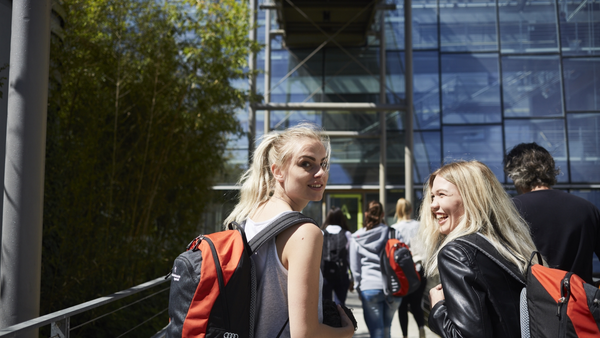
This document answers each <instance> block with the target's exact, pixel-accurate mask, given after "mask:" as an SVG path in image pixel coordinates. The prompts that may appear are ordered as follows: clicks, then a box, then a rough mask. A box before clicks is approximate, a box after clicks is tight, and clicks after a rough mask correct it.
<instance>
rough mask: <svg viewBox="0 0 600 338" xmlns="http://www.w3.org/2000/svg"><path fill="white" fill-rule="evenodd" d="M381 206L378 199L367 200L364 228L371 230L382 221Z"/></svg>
mask: <svg viewBox="0 0 600 338" xmlns="http://www.w3.org/2000/svg"><path fill="white" fill-rule="evenodd" d="M383 216H384V213H383V206H382V205H381V203H380V202H379V201H371V202H369V207H368V209H367V213H366V217H365V219H366V228H367V230H371V229H373V228H374V227H376V226H377V225H379V224H381V223H383V222H384V221H383Z"/></svg>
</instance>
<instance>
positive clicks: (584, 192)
mask: <svg viewBox="0 0 600 338" xmlns="http://www.w3.org/2000/svg"><path fill="white" fill-rule="evenodd" d="M569 192H570V193H571V194H573V195H575V196H579V197H581V198H583V199H585V200H587V201H589V202H590V203H592V204H593V205H595V206H596V208H598V209H600V190H596V189H571V191H569Z"/></svg>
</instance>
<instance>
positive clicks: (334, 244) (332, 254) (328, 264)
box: [321, 207, 352, 305]
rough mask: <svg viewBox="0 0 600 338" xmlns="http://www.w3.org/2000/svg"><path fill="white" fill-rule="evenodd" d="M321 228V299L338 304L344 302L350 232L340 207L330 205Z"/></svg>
mask: <svg viewBox="0 0 600 338" xmlns="http://www.w3.org/2000/svg"><path fill="white" fill-rule="evenodd" d="M321 229H322V230H323V259H322V261H321V272H322V273H323V299H332V293H333V297H334V301H335V302H336V303H338V304H342V305H344V304H345V303H346V296H347V295H348V288H349V287H350V278H349V276H348V268H349V263H348V249H349V247H350V241H351V240H352V233H350V230H348V224H347V223H346V216H345V215H344V213H343V212H342V210H341V209H340V208H337V207H332V208H331V209H330V210H329V212H328V213H327V217H326V218H325V222H324V223H323V226H322V227H321Z"/></svg>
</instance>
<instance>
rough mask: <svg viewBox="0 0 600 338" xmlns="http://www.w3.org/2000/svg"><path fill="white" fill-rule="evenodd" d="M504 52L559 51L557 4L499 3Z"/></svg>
mask: <svg viewBox="0 0 600 338" xmlns="http://www.w3.org/2000/svg"><path fill="white" fill-rule="evenodd" d="M498 8H499V13H498V14H499V17H500V41H501V44H500V46H501V48H502V53H540V52H558V37H557V31H558V28H557V25H556V7H555V2H554V1H549V0H537V1H520V0H499V1H498Z"/></svg>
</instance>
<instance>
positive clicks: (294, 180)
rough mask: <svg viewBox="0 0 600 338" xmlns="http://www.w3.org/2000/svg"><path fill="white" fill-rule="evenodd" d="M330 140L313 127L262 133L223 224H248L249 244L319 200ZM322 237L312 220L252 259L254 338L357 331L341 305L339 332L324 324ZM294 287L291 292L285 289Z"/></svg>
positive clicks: (287, 232)
mask: <svg viewBox="0 0 600 338" xmlns="http://www.w3.org/2000/svg"><path fill="white" fill-rule="evenodd" d="M329 157H330V146H329V139H328V138H327V137H326V136H325V135H324V134H323V133H322V130H321V129H320V128H319V127H318V126H315V125H312V124H300V125H297V126H295V127H292V128H289V129H287V130H286V131H284V132H282V133H277V132H272V133H269V134H267V135H265V136H264V137H263V139H262V141H261V143H260V145H259V146H258V147H257V149H256V151H255V152H254V156H253V161H252V164H251V166H250V169H248V171H247V172H246V173H245V174H244V175H243V176H242V178H241V179H240V183H239V184H240V185H241V190H240V201H239V203H238V204H237V205H236V207H235V208H234V210H233V212H232V213H231V214H230V215H229V217H228V218H227V219H226V220H225V222H224V224H225V225H227V224H229V223H230V222H232V221H236V222H238V223H242V222H243V221H246V223H245V225H244V230H245V233H246V237H247V238H248V240H250V239H251V238H252V237H253V236H255V235H256V234H257V233H258V232H259V231H261V230H262V229H265V228H266V227H269V226H270V225H272V224H273V221H274V220H275V219H276V218H277V217H278V216H279V215H281V214H284V213H289V212H293V211H302V209H304V208H305V207H306V205H307V204H308V202H310V201H319V200H321V199H322V198H323V192H324V191H325V186H326V184H327V179H328V177H329ZM322 247H323V234H322V233H321V230H320V229H319V227H317V226H315V225H314V224H311V223H304V224H299V225H296V226H292V227H291V228H289V229H287V230H285V231H284V232H282V233H281V234H280V235H278V236H277V237H276V238H274V239H272V240H271V241H270V242H267V243H266V244H265V245H263V246H262V247H261V248H260V249H259V251H258V252H257V253H256V255H255V256H254V257H253V260H254V262H255V263H256V269H257V271H256V275H257V278H258V315H257V322H256V330H255V337H276V336H278V334H279V333H280V330H281V329H282V324H285V322H286V321H287V320H288V319H289V322H288V324H289V325H284V326H283V328H284V329H283V331H282V332H281V337H294V338H296V337H340V338H342V337H348V338H349V337H352V335H353V333H354V327H353V325H352V323H351V321H350V319H349V318H348V316H347V315H346V313H345V312H344V311H343V310H342V309H341V308H339V307H338V312H340V315H341V317H342V327H339V328H338V327H335V328H334V327H331V326H327V325H325V324H323V310H322V305H321V304H322V303H321V287H322V279H321V277H320V276H321V274H320V263H321V251H322ZM288 290H289V292H288Z"/></svg>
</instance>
